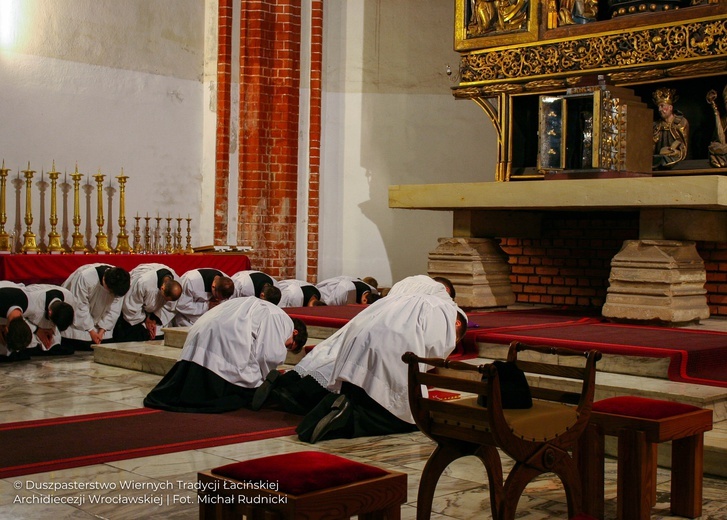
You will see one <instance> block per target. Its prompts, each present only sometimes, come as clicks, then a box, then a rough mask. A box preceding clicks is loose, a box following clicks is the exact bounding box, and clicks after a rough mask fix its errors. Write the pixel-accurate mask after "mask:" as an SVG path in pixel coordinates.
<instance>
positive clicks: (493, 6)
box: [468, 0, 529, 36]
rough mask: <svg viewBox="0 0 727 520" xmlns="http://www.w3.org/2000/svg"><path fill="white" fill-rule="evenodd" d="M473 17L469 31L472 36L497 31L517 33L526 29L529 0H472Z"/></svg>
mask: <svg viewBox="0 0 727 520" xmlns="http://www.w3.org/2000/svg"><path fill="white" fill-rule="evenodd" d="M470 1H471V6H472V16H471V18H470V23H469V27H468V30H469V32H470V35H471V36H482V35H484V34H486V33H488V32H495V31H499V32H502V31H517V30H520V29H523V28H524V27H525V22H527V19H528V11H527V10H528V5H529V0H470Z"/></svg>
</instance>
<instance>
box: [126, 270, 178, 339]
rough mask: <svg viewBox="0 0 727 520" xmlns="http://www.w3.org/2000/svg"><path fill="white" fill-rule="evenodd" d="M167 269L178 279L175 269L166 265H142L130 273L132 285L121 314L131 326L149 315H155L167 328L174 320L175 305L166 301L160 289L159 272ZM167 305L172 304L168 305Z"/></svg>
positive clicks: (141, 321)
mask: <svg viewBox="0 0 727 520" xmlns="http://www.w3.org/2000/svg"><path fill="white" fill-rule="evenodd" d="M162 269H165V270H167V271H169V272H170V273H171V275H172V276H173V277H174V279H175V280H177V279H178V277H177V273H175V272H174V269H172V268H170V267H167V266H166V265H164V264H141V265H139V266H137V267H135V268H134V269H132V270H131V272H130V273H129V275H130V277H131V285H130V287H129V291H128V292H127V293H126V295H124V301H123V304H122V306H121V313H122V314H123V316H124V319H125V320H126V322H127V323H128V324H129V325H137V324H139V323H143V322H144V320H146V317H147V314H154V315H155V316H156V317H157V318H159V320H160V321H161V326H162V327H166V326H167V325H169V322H171V321H172V318H174V311H173V310H172V308H173V305H171V303H174V302H167V301H166V300H165V299H164V295H163V294H162V292H161V290H160V289H159V276H158V271H159V270H162ZM167 303H170V304H169V305H167Z"/></svg>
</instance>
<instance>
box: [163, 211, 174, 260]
mask: <svg viewBox="0 0 727 520" xmlns="http://www.w3.org/2000/svg"><path fill="white" fill-rule="evenodd" d="M165 238H166V247H165V248H164V252H165V253H167V254H168V255H171V254H172V253H174V247H173V246H172V217H167V234H166V237H165Z"/></svg>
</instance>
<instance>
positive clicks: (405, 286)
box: [387, 274, 452, 300]
mask: <svg viewBox="0 0 727 520" xmlns="http://www.w3.org/2000/svg"><path fill="white" fill-rule="evenodd" d="M412 293H416V294H431V295H433V296H439V297H440V298H444V299H445V300H451V299H452V297H451V296H450V295H449V293H448V292H447V289H446V288H445V287H444V284H442V283H439V282H437V281H436V280H434V279H433V278H432V277H430V276H427V275H424V274H417V275H415V276H408V277H406V278H403V279H402V280H399V281H398V282H396V283H395V284H394V285H392V286H391V289H390V290H389V293H388V294H387V297H388V296H396V295H399V294H412Z"/></svg>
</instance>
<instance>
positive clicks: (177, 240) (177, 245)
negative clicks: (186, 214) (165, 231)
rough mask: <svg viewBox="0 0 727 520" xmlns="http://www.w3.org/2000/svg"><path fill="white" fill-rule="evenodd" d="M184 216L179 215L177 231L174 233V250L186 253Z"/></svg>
mask: <svg viewBox="0 0 727 520" xmlns="http://www.w3.org/2000/svg"><path fill="white" fill-rule="evenodd" d="M182 220H184V219H183V218H182V217H177V232H176V233H175V234H174V252H175V253H180V254H181V253H184V250H183V249H182Z"/></svg>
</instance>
